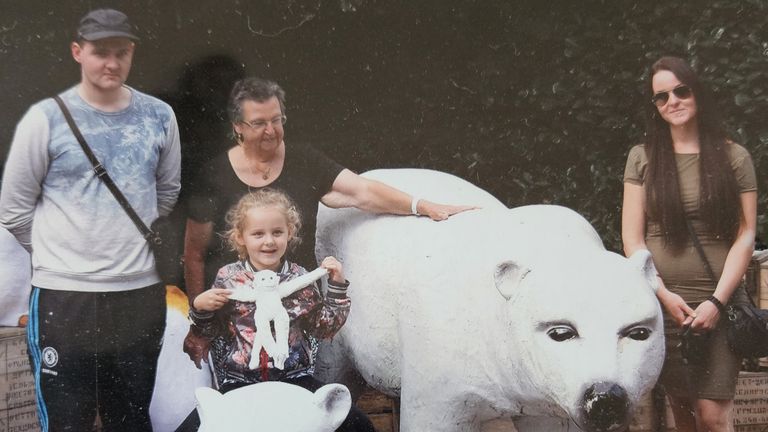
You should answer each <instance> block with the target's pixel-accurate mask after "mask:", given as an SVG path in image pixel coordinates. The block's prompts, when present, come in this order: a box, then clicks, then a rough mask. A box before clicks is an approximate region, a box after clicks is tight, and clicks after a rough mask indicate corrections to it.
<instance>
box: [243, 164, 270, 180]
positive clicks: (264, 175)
mask: <svg viewBox="0 0 768 432" xmlns="http://www.w3.org/2000/svg"><path fill="white" fill-rule="evenodd" d="M254 168H255V167H252V166H251V165H250V164H248V169H249V170H250V171H251V175H252V176H254V177H256V173H255V172H253V170H254ZM255 169H256V171H258V172H260V173H261V178H262V180H269V174H271V173H272V167H270V166H268V167H267V169H266V170H263V169H259V168H255Z"/></svg>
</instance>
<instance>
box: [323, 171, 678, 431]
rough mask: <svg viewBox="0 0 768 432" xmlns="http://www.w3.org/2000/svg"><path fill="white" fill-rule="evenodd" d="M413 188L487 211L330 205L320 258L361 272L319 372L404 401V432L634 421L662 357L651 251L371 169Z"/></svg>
mask: <svg viewBox="0 0 768 432" xmlns="http://www.w3.org/2000/svg"><path fill="white" fill-rule="evenodd" d="M364 176H365V177H368V178H373V179H377V180H380V181H382V182H384V183H387V184H390V185H392V186H394V187H396V188H399V189H401V190H403V191H405V192H407V193H410V194H412V195H414V196H417V197H425V198H428V199H430V200H433V201H437V202H444V203H452V204H475V205H478V206H481V207H482V209H479V210H473V211H468V212H464V213H460V214H458V215H455V216H453V217H451V218H450V219H448V220H446V221H442V222H434V221H432V220H430V219H429V218H426V217H399V216H389V215H372V214H367V213H363V212H360V211H358V210H355V209H340V210H331V209H328V208H325V207H322V206H321V209H320V211H319V214H318V231H317V234H318V238H317V255H318V256H329V255H332V256H336V257H338V258H339V260H340V261H342V262H343V264H344V271H345V273H346V275H347V277H348V278H349V280H350V281H352V284H351V285H350V287H349V292H348V294H349V296H350V298H351V300H352V309H351V312H350V315H349V318H348V320H347V322H346V324H345V325H344V327H343V328H342V329H341V331H340V332H339V334H338V335H337V336H336V337H335V338H334V340H333V342H332V343H330V344H329V345H326V346H325V347H324V349H323V350H322V351H321V353H320V355H319V361H321V362H322V364H319V365H318V368H317V374H318V375H319V378H320V379H321V380H325V381H326V382H339V380H338V379H339V378H340V377H342V375H343V372H344V369H345V368H346V367H352V368H354V369H356V370H357V371H358V372H359V373H360V374H361V376H362V377H363V378H364V379H365V380H366V381H367V382H368V383H369V384H370V385H372V386H373V387H376V388H378V389H379V390H381V391H384V392H385V393H388V394H390V395H399V396H400V403H401V417H400V418H401V424H400V427H401V430H402V431H403V432H422V431H430V432H458V431H462V432H465V431H467V432H468V431H471V432H476V431H480V430H481V427H482V423H484V422H486V421H489V420H493V419H499V418H507V419H513V420H514V422H515V427H516V428H517V430H518V431H520V432H530V431H538V432H553V431H558V430H563V431H565V430H574V429H573V428H574V427H576V428H579V429H580V430H584V431H589V432H610V431H620V430H624V429H625V428H626V426H627V424H628V423H629V421H630V419H631V415H632V411H633V408H634V406H635V404H636V403H637V402H638V401H639V400H640V398H641V397H642V396H643V395H644V394H645V393H646V392H647V391H649V390H650V389H651V388H652V386H653V385H654V383H655V382H656V380H657V378H658V375H659V373H660V370H661V365H662V359H663V356H664V344H663V329H662V318H661V310H660V308H659V305H658V302H657V301H656V298H655V296H654V293H653V289H654V287H655V283H656V282H655V275H656V273H655V270H654V269H653V265H652V261H651V259H650V254H649V253H648V252H647V251H641V252H638V253H636V254H635V255H633V256H632V257H631V258H629V259H627V258H624V257H623V256H621V255H618V254H616V253H612V252H608V251H606V250H605V248H604V247H603V245H602V242H601V240H600V238H599V236H598V235H597V233H596V232H595V231H594V229H593V228H592V227H591V225H590V224H589V223H588V222H587V221H586V220H584V219H583V218H582V217H581V216H579V215H578V214H577V213H575V212H573V211H572V210H569V209H566V208H564V207H559V206H547V205H538V206H526V207H520V208H515V209H507V208H506V207H504V205H502V204H501V203H500V202H499V201H498V200H496V199H495V198H493V197H492V196H490V195H489V194H488V193H487V192H484V191H483V190H481V189H479V188H477V187H475V186H473V185H471V184H470V183H468V182H466V181H464V180H461V179H459V178H457V177H454V176H451V175H448V174H445V173H440V172H436V171H429V170H415V169H402V170H377V171H372V172H369V173H366V174H364Z"/></svg>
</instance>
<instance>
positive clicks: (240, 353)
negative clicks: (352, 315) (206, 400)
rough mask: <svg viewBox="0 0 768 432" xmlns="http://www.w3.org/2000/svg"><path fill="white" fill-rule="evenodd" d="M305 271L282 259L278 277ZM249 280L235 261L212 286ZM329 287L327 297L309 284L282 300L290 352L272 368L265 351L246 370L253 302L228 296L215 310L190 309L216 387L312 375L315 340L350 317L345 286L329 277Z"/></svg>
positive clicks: (249, 273) (245, 270)
mask: <svg viewBox="0 0 768 432" xmlns="http://www.w3.org/2000/svg"><path fill="white" fill-rule="evenodd" d="M306 272H307V271H306V270H305V269H304V268H303V267H301V266H300V265H298V264H295V263H292V262H289V261H285V262H284V263H283V265H282V267H281V269H280V271H279V272H278V275H279V277H280V281H281V282H284V281H287V280H290V279H293V278H294V277H296V276H301V275H302V274H304V273H306ZM252 280H253V272H252V271H250V270H248V268H247V267H246V265H245V262H244V261H239V262H236V263H232V264H228V265H226V266H224V267H222V268H221V269H220V270H219V272H218V274H217V275H216V279H215V281H214V283H213V288H224V289H229V290H236V289H239V288H240V286H241V285H244V284H249V283H251V281H252ZM328 285H329V290H328V294H327V295H326V296H325V297H323V296H322V294H320V291H319V289H318V288H317V286H316V285H314V284H313V285H310V286H308V287H306V288H304V289H301V290H299V291H297V292H295V293H293V294H291V295H290V296H287V297H285V298H283V299H282V302H283V307H285V309H286V311H287V312H288V317H289V319H290V328H289V333H288V348H289V355H288V359H287V360H286V362H285V368H284V369H283V370H280V369H277V368H275V367H274V366H273V364H272V360H271V359H270V358H269V357H267V356H266V355H265V353H264V352H263V351H262V353H261V357H262V358H261V361H260V365H261V366H260V367H259V368H256V369H254V370H251V369H249V368H248V363H249V361H250V359H251V355H252V353H251V348H252V346H253V339H254V334H255V332H256V325H255V323H254V319H253V314H254V311H255V310H256V307H257V305H256V304H255V303H250V302H240V301H236V300H230V301H229V302H228V303H227V304H226V305H225V306H224V307H222V308H221V309H219V310H217V311H215V312H203V311H197V310H195V309H191V310H190V313H189V317H190V319H191V320H192V322H193V323H194V325H196V326H198V327H199V329H200V330H201V333H202V334H203V335H204V336H206V337H208V338H210V339H211V356H212V359H213V367H214V371H215V375H216V380H217V382H218V384H219V387H221V386H223V385H225V384H227V385H230V384H251V383H256V382H261V381H278V380H281V379H284V378H295V377H300V376H304V375H312V373H313V368H314V360H315V354H316V352H317V341H316V338H317V339H327V338H330V337H332V336H333V335H334V334H336V332H338V331H339V329H340V328H341V326H342V325H344V323H345V322H346V320H347V316H348V315H349V307H350V301H349V298H348V297H347V286H348V285H349V284H348V283H345V284H343V285H339V284H335V283H333V282H331V281H330V280H329V284H328ZM273 336H274V331H273ZM255 355H259V353H256V354H255Z"/></svg>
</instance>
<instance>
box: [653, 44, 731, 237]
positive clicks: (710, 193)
mask: <svg viewBox="0 0 768 432" xmlns="http://www.w3.org/2000/svg"><path fill="white" fill-rule="evenodd" d="M659 71H669V72H672V73H673V74H674V75H675V77H677V79H678V80H679V81H680V82H681V83H683V84H685V85H687V86H688V87H690V88H691V90H692V91H693V95H694V97H695V98H696V118H697V124H698V129H699V145H700V153H699V161H700V165H699V173H700V186H699V193H700V197H699V202H700V206H699V207H700V217H701V219H702V220H703V221H704V222H705V223H706V225H707V227H708V228H709V229H710V231H711V232H712V234H713V235H714V236H715V237H716V238H721V239H725V240H727V241H728V242H732V241H733V240H734V238H735V236H736V233H737V231H738V228H739V222H740V220H741V217H742V213H741V203H740V200H739V190H738V186H737V184H736V179H735V177H734V174H733V171H732V168H731V164H730V159H729V157H728V149H727V147H726V146H728V145H729V141H728V139H727V137H726V134H725V130H724V129H723V127H722V123H721V121H720V117H719V116H718V115H717V109H716V108H715V106H714V102H713V100H712V96H711V95H710V93H709V91H708V90H707V89H705V88H704V87H703V86H702V84H701V82H700V81H699V78H698V76H697V75H696V73H695V72H694V71H693V69H692V68H691V66H690V65H688V63H686V62H685V60H683V59H680V58H677V57H662V58H660V59H659V60H657V61H656V63H654V64H653V66H651V69H650V71H649V73H648V89H649V94H653V83H652V80H653V76H654V75H655V74H656V73H657V72H659ZM648 105H649V106H648V109H647V111H646V112H647V116H646V118H647V128H646V144H645V152H646V156H647V157H648V171H647V176H646V179H645V185H646V187H645V193H646V203H647V208H648V215H649V217H650V218H651V219H652V220H654V221H656V222H657V223H658V224H659V226H660V228H661V232H662V235H663V237H664V242H665V244H666V245H668V246H671V248H672V249H673V250H676V251H680V250H682V249H683V247H684V246H685V245H686V243H687V241H688V228H687V226H686V222H685V219H686V215H685V212H684V210H683V204H682V202H681V200H680V184H679V180H678V174H677V163H676V162H675V153H674V148H673V146H672V134H671V132H670V128H669V124H668V123H667V122H666V121H665V120H664V119H663V118H661V115H659V112H658V110H657V109H656V107H655V106H654V105H653V104H650V103H649V104H648Z"/></svg>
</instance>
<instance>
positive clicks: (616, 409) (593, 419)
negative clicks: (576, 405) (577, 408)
mask: <svg viewBox="0 0 768 432" xmlns="http://www.w3.org/2000/svg"><path fill="white" fill-rule="evenodd" d="M628 421H629V397H628V396H627V392H626V391H625V390H624V388H623V387H621V386H620V385H618V384H615V383H610V382H598V383H595V384H593V385H592V386H590V387H589V388H588V389H587V390H586V391H585V392H584V423H585V426H587V430H589V431H590V432H613V431H619V430H623V429H624V428H625V427H626V426H627V422H628Z"/></svg>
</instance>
